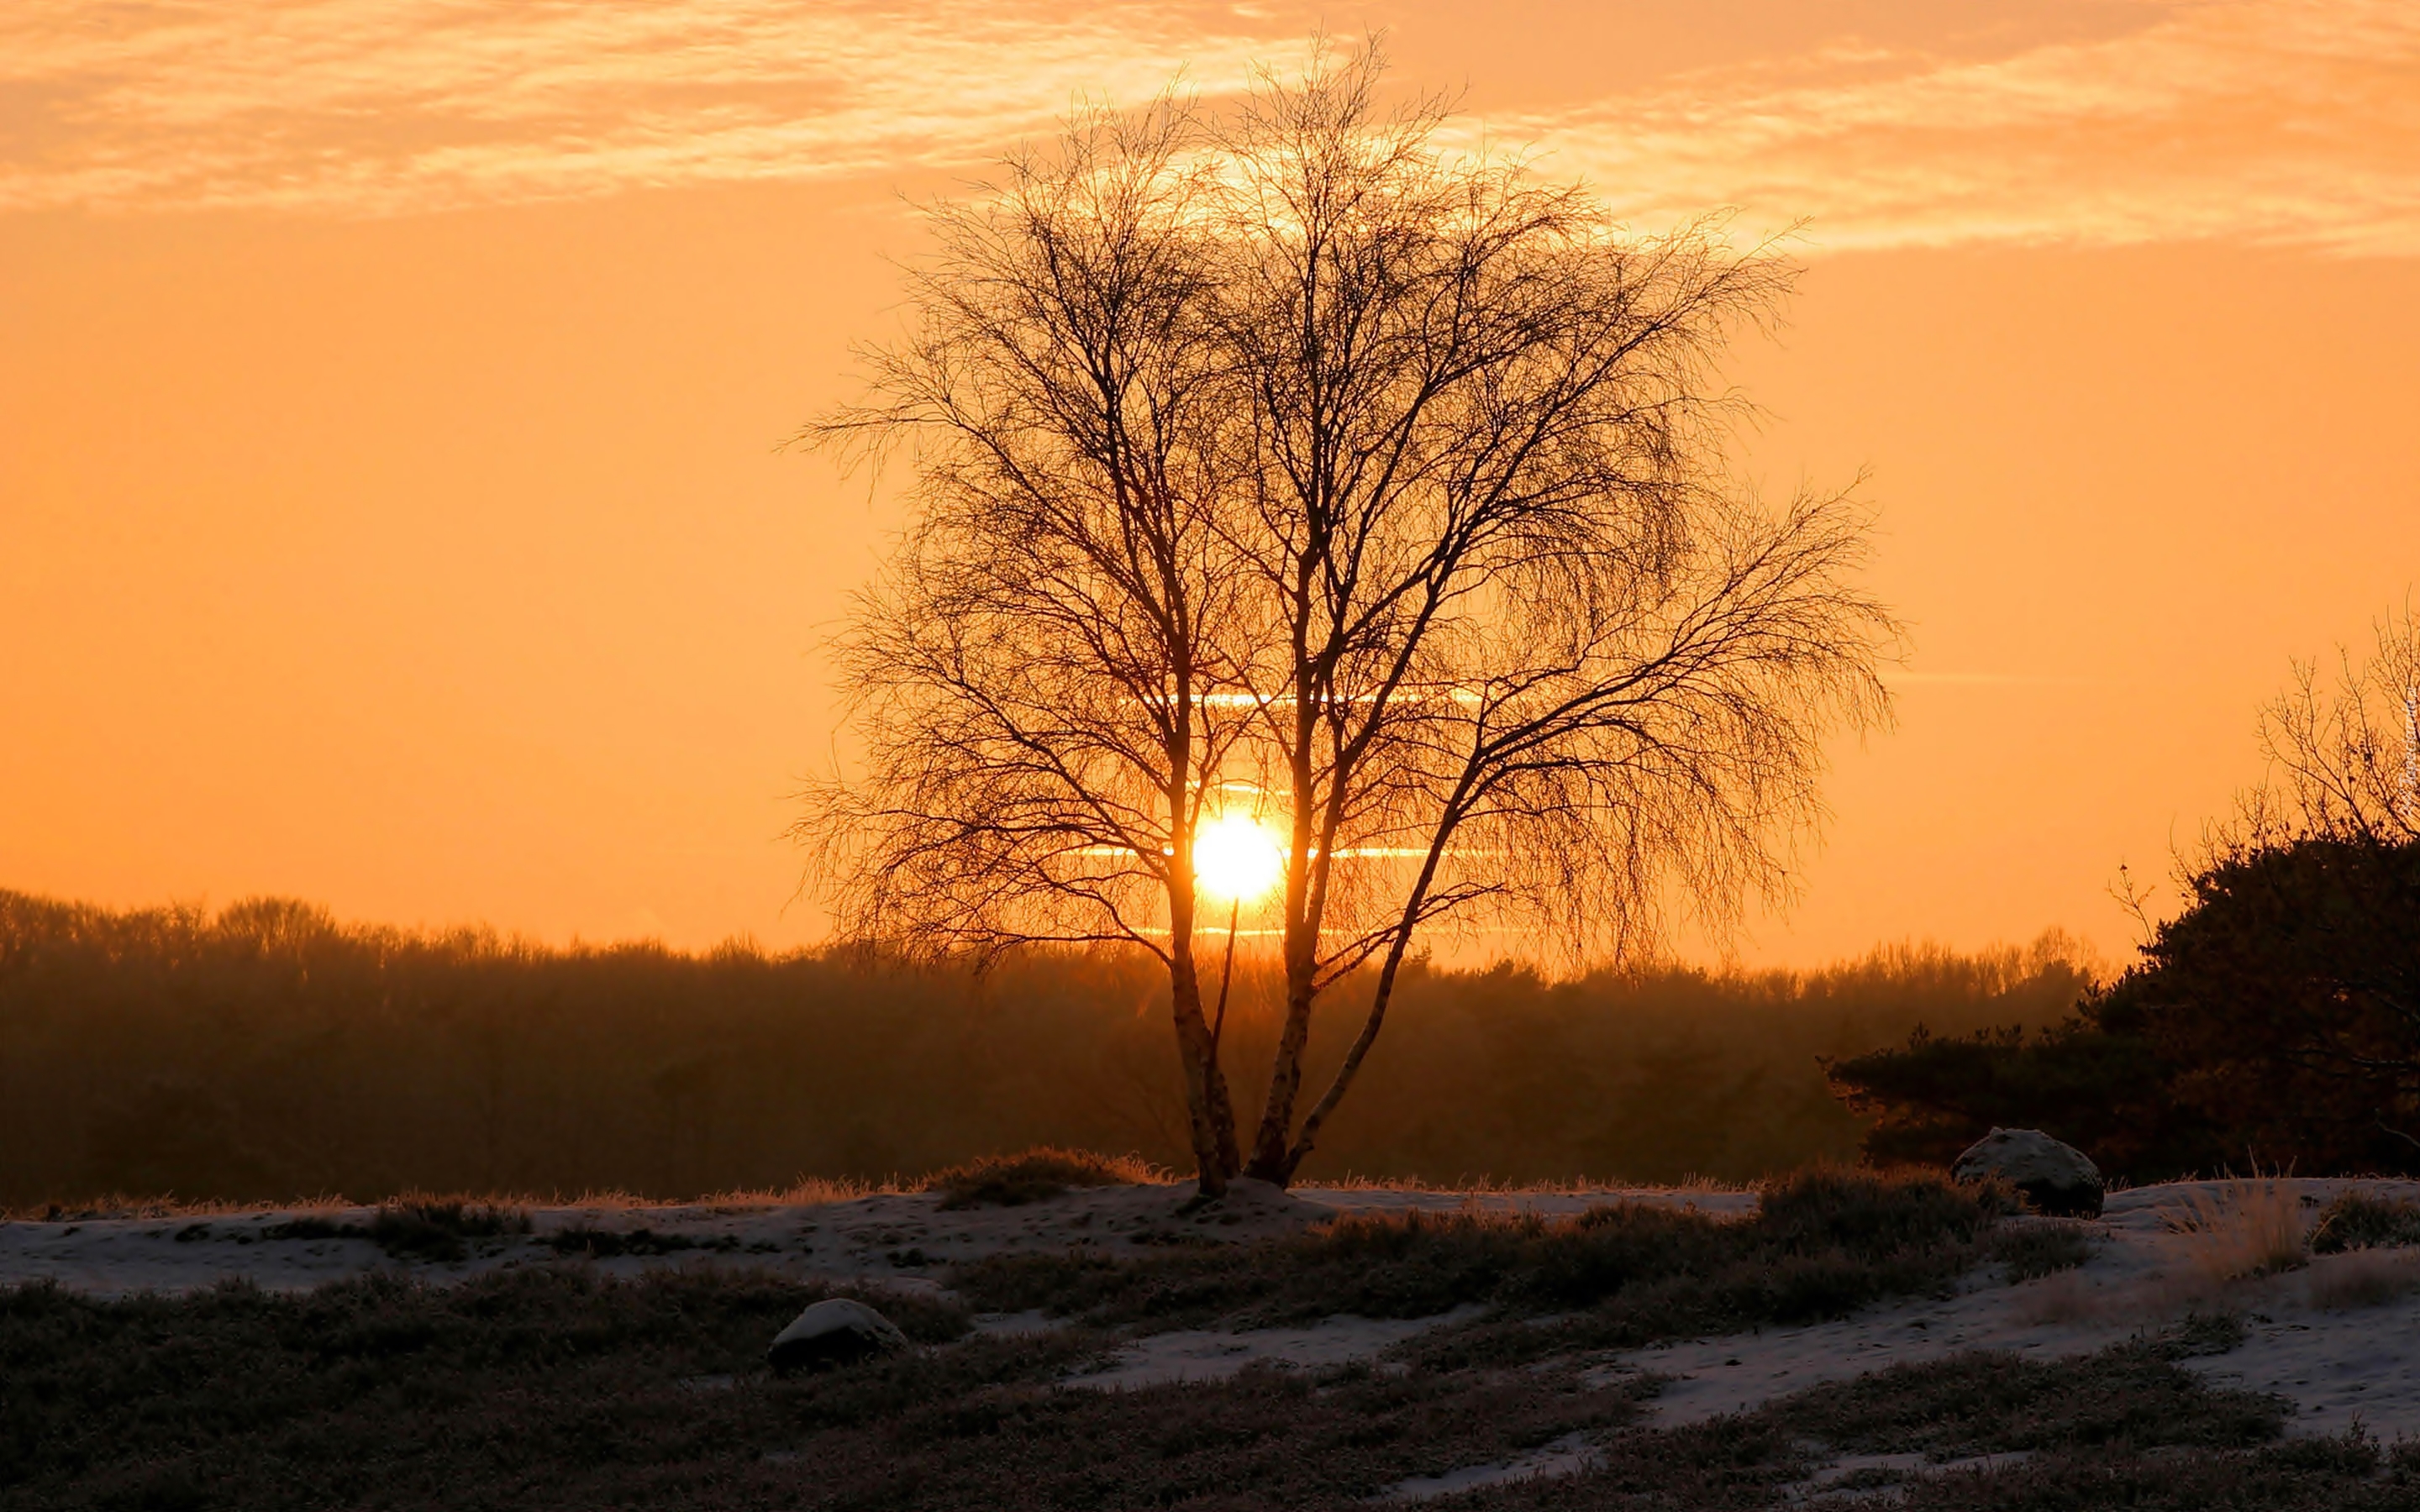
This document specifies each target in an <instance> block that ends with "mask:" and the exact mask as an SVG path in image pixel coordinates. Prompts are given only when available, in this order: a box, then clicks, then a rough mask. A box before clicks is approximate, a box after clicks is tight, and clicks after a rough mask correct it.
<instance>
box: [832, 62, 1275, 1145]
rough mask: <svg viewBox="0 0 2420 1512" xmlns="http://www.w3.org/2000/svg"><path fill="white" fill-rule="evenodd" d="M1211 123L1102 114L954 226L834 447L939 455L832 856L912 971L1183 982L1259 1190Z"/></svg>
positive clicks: (842, 897)
mask: <svg viewBox="0 0 2420 1512" xmlns="http://www.w3.org/2000/svg"><path fill="white" fill-rule="evenodd" d="M1196 137H1197V132H1196V131H1195V123H1194V121H1193V120H1192V117H1191V116H1190V115H1189V114H1188V113H1187V111H1186V110H1185V109H1183V108H1181V107H1180V106H1179V105H1178V104H1177V103H1175V102H1174V101H1172V100H1171V101H1163V102H1162V103H1161V105H1160V106H1158V107H1157V108H1156V109H1154V110H1152V111H1150V112H1148V113H1146V114H1145V115H1144V116H1140V118H1135V119H1125V118H1120V117H1116V116H1097V117H1095V118H1094V119H1093V120H1091V121H1089V122H1087V123H1086V124H1085V125H1083V126H1082V127H1081V128H1079V129H1078V130H1077V131H1073V132H1071V133H1070V134H1069V135H1068V136H1067V138H1066V140H1065V141H1064V142H1063V144H1062V149H1061V152H1060V153H1059V155H1058V156H1057V157H1055V158H1051V159H1048V160H1043V159H1038V158H1031V157H1028V158H1020V159H1017V160H1015V161H1013V162H1010V163H1009V164H1008V165H1007V169H1008V171H1007V174H1006V177H1005V179H1004V181H1003V182H1002V183H1001V184H999V185H998V186H995V187H994V188H992V189H991V190H990V191H989V192H988V193H985V194H984V195H983V196H982V197H981V198H980V199H979V200H978V201H977V202H976V203H974V204H972V205H951V204H943V205H939V206H936V207H935V208H933V209H932V212H931V216H930V219H931V223H932V225H933V228H934V230H935V232H936V234H937V239H938V242H939V252H938V254H937V255H934V256H933V257H932V258H931V259H930V260H928V261H927V262H925V263H924V264H923V265H921V266H919V267H918V268H916V269H915V270H912V273H911V279H910V292H911V295H912V296H913V302H914V304H915V307H916V309H917V311H918V313H919V316H920V317H921V324H920V325H919V327H918V328H917V329H916V330H915V331H914V332H913V333H912V334H911V335H910V336H909V337H908V339H907V340H906V341H905V342H903V343H901V344H899V345H897V346H894V347H876V348H869V349H867V350H866V351H865V352H864V353H863V356H864V357H865V359H866V360H867V361H868V363H870V364H871V366H872V369H873V373H872V379H873V381H872V391H873V392H872V396H871V397H870V398H869V400H868V401H867V402H866V403H865V404H863V405H861V406H859V407H857V408H853V409H845V410H843V411H841V412H840V413H837V414H835V415H833V416H831V417H830V418H829V419H827V420H826V421H824V422H822V423H821V424H817V425H814V426H811V427H810V428H809V430H808V431H807V432H806V433H805V434H806V437H807V439H810V440H815V441H819V442H823V443H827V444H837V445H841V446H844V447H846V446H850V445H852V444H854V445H857V446H861V447H862V448H864V449H866V451H867V452H869V453H871V454H873V455H879V454H880V453H882V452H883V451H884V450H885V449H887V448H889V447H891V446H893V445H896V444H899V443H901V442H903V441H904V442H907V443H908V444H910V445H912V446H913V447H914V457H913V461H914V464H915V469H916V474H917V479H916V485H917V486H916V489H915V496H914V505H915V513H914V517H913V518H912V520H911V522H910V523H909V525H908V526H907V531H906V532H905V534H904V536H903V538H902V539H901V540H900V542H899V543H898V547H897V549H896V551H895V552H894V554H893V556H892V562H891V564H890V568H889V571H888V573H887V575H886V576H885V578H884V579H882V580H881V581H880V582H879V583H877V584H876V585H875V586H874V587H873V588H871V589H869V590H868V591H867V592H866V594H864V595H863V596H862V597H861V601H860V603H859V605H858V613H857V616H856V624H855V628H854V630H853V632H852V633H851V634H850V635H849V636H848V637H847V638H846V639H845V641H844V642H843V644H842V645H841V647H840V648H839V663H840V669H841V673H842V677H843V680H844V684H845V687H848V689H849V690H850V691H851V692H852V693H853V694H854V696H855V699H856V713H857V715H858V723H859V727H860V728H861V730H862V731H863V732H864V734H865V744H866V749H865V762H866V766H867V773H868V775H867V779H866V780H865V781H863V782H861V783H858V784H845V783H840V782H829V783H825V784H821V785H819V786H818V787H816V788H815V789H814V790H813V791H811V792H810V794H809V795H808V812H807V816H806V818H805V819H804V820H803V821H802V822H801V825H799V833H800V835H801V836H802V837H803V838H804V839H806V840H807V841H809V842H810V843H811V844H812V845H813V846H814V847H816V849H817V852H818V855H817V860H816V865H815V871H816V872H817V873H818V875H819V877H820V879H821V880H822V881H823V883H824V884H825V886H826V887H828V888H829V889H830V891H831V893H832V895H833V898H834V901H835V902H836V903H837V905H838V910H837V911H838V914H839V917H840V918H841V920H842V922H843V926H844V928H845V932H846V933H849V934H851V935H853V936H856V937H858V938H861V939H868V940H878V941H881V942H884V943H886V944H888V945H890V946H892V947H893V948H895V949H904V950H907V951H908V952H910V953H946V952H954V951H972V952H974V953H976V954H977V955H979V956H982V955H989V954H994V953H997V952H998V951H1000V950H1002V949H1009V948H1011V947H1014V946H1019V945H1030V944H1035V943H1045V942H1055V943H1060V944H1096V943H1104V942H1106V943H1114V944H1123V945H1130V946H1135V947H1139V948H1140V949H1145V950H1149V951H1151V952H1153V953H1154V954H1155V955H1156V956H1158V957H1159V958H1160V959H1161V960H1162V961H1163V962H1164V963H1165V964H1167V966H1168V968H1169V973H1170V980H1171V985H1172V988H1173V998H1174V1020H1175V1029H1176V1037H1177V1044H1178V1050H1179V1054H1180V1057H1182V1060H1183V1064H1184V1069H1185V1085H1186V1097H1187V1111H1188V1117H1189V1124H1190V1131H1191V1135H1192V1141H1193V1147H1194V1154H1195V1157H1196V1159H1197V1161H1198V1162H1199V1163H1200V1165H1201V1168H1202V1173H1203V1175H1204V1178H1205V1184H1207V1185H1209V1186H1211V1187H1212V1188H1213V1189H1216V1188H1217V1187H1218V1185H1219V1184H1220V1183H1221V1182H1222V1181H1223V1179H1224V1175H1225V1173H1226V1172H1228V1171H1231V1170H1233V1169H1234V1168H1235V1167H1236V1165H1237V1157H1236V1139H1235V1133H1234V1123H1233V1103H1232V1100H1231V1099H1230V1098H1229V1097H1228V1095H1227V1090H1226V1086H1225V1082H1224V1079H1223V1076H1222V1073H1221V1072H1220V1069H1219V1066H1218V1057H1217V1055H1216V1054H1215V1051H1214V1049H1213V1046H1212V1043H1211V1032H1210V1026H1209V1025H1208V1023H1207V1021H1206V1020H1205V1018H1204V1016H1203V1014H1202V993H1201V987H1200V980H1199V974H1198V972H1197V969H1196V966H1195V964H1194V949H1193V946H1194V934H1195V931H1194V927H1193V923H1194V913H1195V901H1194V890H1195V889H1194V876H1193V867H1192V860H1191V843H1192V837H1193V835H1194V834H1195V833H1196V831H1197V829H1198V827H1199V825H1200V822H1201V818H1202V812H1203V809H1204V805H1205V804H1206V803H1207V802H1209V801H1210V800H1211V799H1212V798H1213V797H1214V796H1215V795H1216V794H1217V792H1218V781H1219V780H1220V773H1221V772H1222V770H1223V769H1224V768H1225V766H1226V764H1227V763H1228V760H1229V758H1230V754H1231V751H1232V750H1233V747H1234V745H1235V743H1236V741H1237V740H1238V738H1239V737H1240V736H1241V735H1242V734H1243V733H1244V726H1243V719H1242V717H1241V716H1242V712H1243V707H1244V702H1243V701H1239V700H1235V699H1232V698H1231V699H1226V700H1222V699H1220V698H1219V697H1218V694H1219V693H1220V691H1221V690H1230V691H1232V690H1233V688H1235V687H1237V686H1239V685H1238V679H1239V676H1240V673H1241V669H1240V668H1239V667H1238V666H1237V665H1236V664H1235V662H1234V661H1233V656H1232V654H1231V652H1230V651H1229V650H1228V645H1229V641H1230V640H1231V639H1232V638H1231V637H1230V636H1228V635H1227V634H1226V633H1225V623H1226V622H1227V621H1230V620H1233V618H1234V617H1235V613H1236V609H1235V601H1236V599H1237V596H1238V594H1239V591H1240V590H1241V589H1242V588H1243V587H1244V581H1243V579H1242V578H1241V576H1240V574H1238V573H1237V572H1236V571H1235V569H1234V565H1233V561H1232V552H1231V550H1230V548H1228V546H1227V544H1226V539H1225V535H1224V533H1223V532H1221V531H1220V530H1218V528H1217V521H1216V519H1215V511H1216V510H1217V509H1218V506H1219V503H1220V501H1222V499H1223V498H1224V496H1225V495H1226V493H1227V492H1229V491H1230V486H1229V485H1228V482H1227V480H1226V479H1225V478H1224V477H1223V476H1222V475H1221V473H1220V471H1219V470H1220V467H1221V465H1222V460H1223V459H1222V457H1221V455H1220V447H1219V445H1218V436H1217V434H1216V428H1215V426H1212V425H1211V424H1210V423H1211V422H1212V421H1213V420H1214V419H1215V417H1216V416H1217V414H1218V409H1219V406H1218V401H1217V399H1216V397H1215V395H1216V393H1218V389H1219V386H1220V385H1221V384H1222V382H1223V380H1224V378H1225V362H1226V359H1225V354H1224V353H1223V352H1222V351H1221V350H1220V349H1219V348H1218V343H1217V342H1216V340H1215V339H1214V338H1215V332H1213V331H1212V330H1211V329H1210V328H1209V327H1208V326H1207V325H1206V323H1205V322H1204V321H1203V319H1202V307H1203V305H1204V302H1205V301H1206V300H1207V298H1208V297H1209V294H1210V290H1209V289H1208V288H1207V287H1206V286H1205V285H1204V282H1203V281H1204V280H1205V279H1206V278H1207V277H1209V276H1210V275H1211V273H1212V272H1213V270H1214V269H1215V263H1216V259H1215V257H1214V256H1212V255H1209V253H1208V251H1207V249H1205V247H1204V245H1203V235H1202V224H1201V218H1200V215H1199V210H1200V204H1201V200H1202V195H1203V193H1204V192H1205V179H1204V178H1203V176H1202V173H1201V171H1200V170H1199V169H1198V168H1197V167H1189V166H1187V163H1186V162H1184V161H1183V155H1184V151H1185V149H1186V148H1187V147H1188V146H1190V145H1192V144H1193V142H1194V141H1195V140H1196Z"/></svg>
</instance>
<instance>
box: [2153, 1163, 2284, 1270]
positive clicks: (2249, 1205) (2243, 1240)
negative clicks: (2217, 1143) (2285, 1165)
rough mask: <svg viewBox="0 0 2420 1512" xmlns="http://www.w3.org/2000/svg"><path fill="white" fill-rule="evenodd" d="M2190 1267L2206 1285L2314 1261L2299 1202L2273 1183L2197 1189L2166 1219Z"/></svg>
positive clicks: (2242, 1182)
mask: <svg viewBox="0 0 2420 1512" xmlns="http://www.w3.org/2000/svg"><path fill="white" fill-rule="evenodd" d="M2166 1223H2167V1226H2168V1228H2169V1230H2170V1231H2171V1232H2172V1233H2176V1234H2178V1235H2180V1236H2182V1238H2183V1241H2184V1249H2185V1262H2186V1265H2187V1266H2188V1267H2189V1268H2190V1269H2191V1271H2192V1272H2193V1273H2194V1274H2195V1278H2196V1279H2198V1280H2199V1281H2201V1282H2202V1283H2203V1284H2205V1285H2209V1286H2221V1285H2224V1284H2226V1282H2229V1281H2236V1280H2242V1279H2244V1278H2247V1277H2252V1276H2263V1275H2274V1274H2276V1273H2279V1272H2281V1271H2291V1270H2294V1269H2296V1268H2297V1267H2299V1266H2301V1265H2303V1264H2304V1263H2306V1262H2307V1261H2308V1260H2309V1258H2310V1244H2309V1239H2308V1236H2307V1235H2306V1234H2305V1233H2304V1227H2303V1208H2302V1203H2301V1201H2300V1199H2299V1198H2298V1197H2297V1196H2296V1195H2295V1194H2294V1192H2293V1191H2292V1190H2291V1189H2290V1188H2288V1186H2287V1185H2286V1183H2285V1182H2284V1181H2281V1180H2274V1179H2262V1180H2235V1181H2226V1182H2223V1183H2221V1182H2214V1183H2211V1184H2209V1185H2202V1186H2196V1187H2195V1188H2194V1189H2193V1190H2191V1191H2190V1192H2188V1193H2186V1194H2185V1198H2184V1201H2183V1202H2182V1203H2181V1204H2180V1205H2179V1207H2178V1208H2177V1210H2176V1211H2173V1212H2172V1213H2170V1214H2169V1215H2168V1216H2167V1219H2166Z"/></svg>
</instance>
